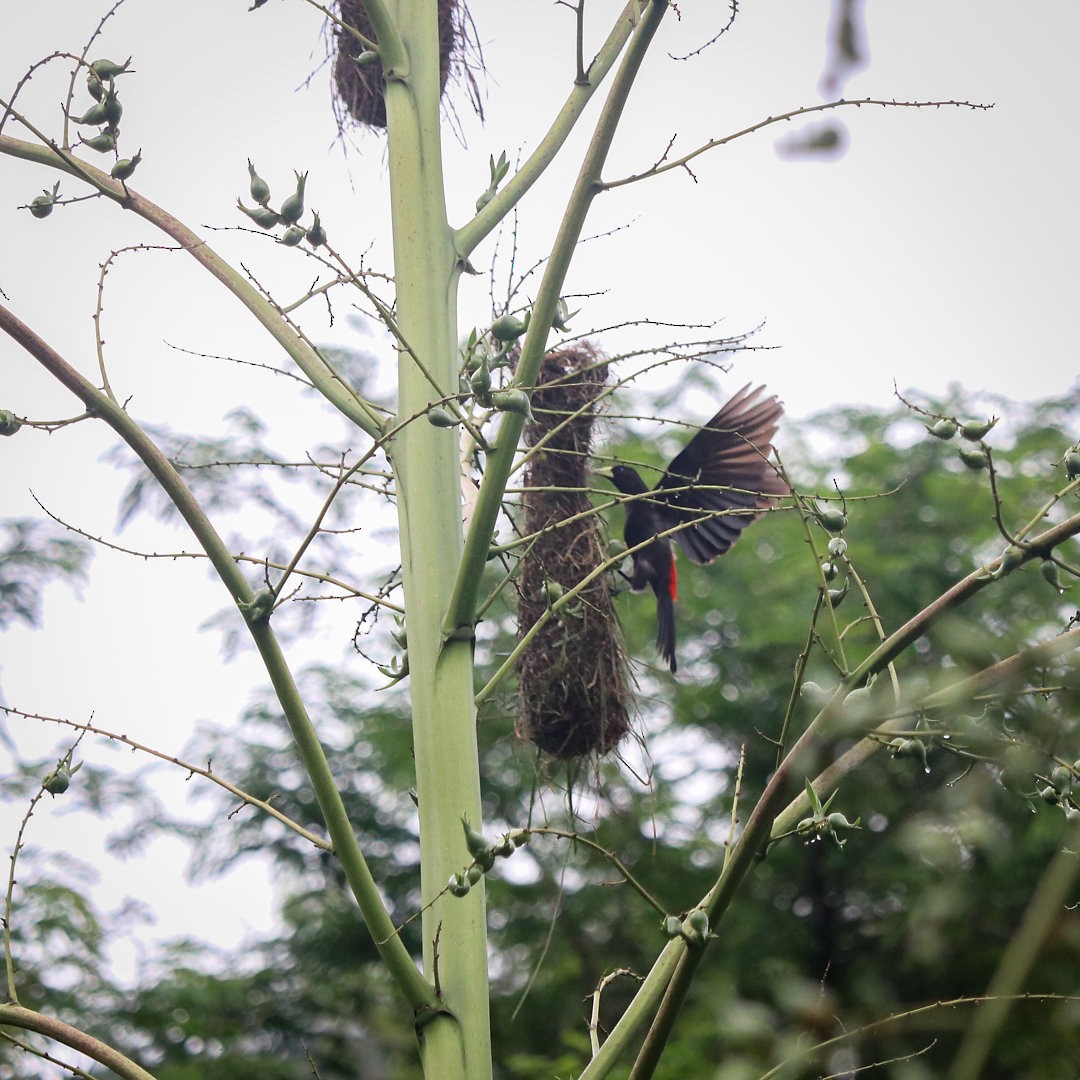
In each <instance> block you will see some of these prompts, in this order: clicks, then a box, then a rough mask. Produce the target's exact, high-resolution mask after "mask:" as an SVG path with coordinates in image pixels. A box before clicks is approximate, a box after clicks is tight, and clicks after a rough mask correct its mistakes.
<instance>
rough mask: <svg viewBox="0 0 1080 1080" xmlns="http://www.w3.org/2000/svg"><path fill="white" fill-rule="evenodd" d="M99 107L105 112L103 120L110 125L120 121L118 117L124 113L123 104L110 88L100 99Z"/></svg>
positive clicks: (112, 125)
mask: <svg viewBox="0 0 1080 1080" xmlns="http://www.w3.org/2000/svg"><path fill="white" fill-rule="evenodd" d="M101 108H102V109H103V110H104V112H105V120H106V122H107V123H108V125H109V126H110V127H116V125H117V124H119V123H120V117H121V116H123V114H124V106H123V105H121V104H120V99H119V98H118V97H117V96H116V91H115V90H112V89H110V90H109V92H108V93H107V94H106V95H105V97H104V98H103V99H102V101H101Z"/></svg>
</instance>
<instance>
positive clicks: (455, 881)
mask: <svg viewBox="0 0 1080 1080" xmlns="http://www.w3.org/2000/svg"><path fill="white" fill-rule="evenodd" d="M248 10H250V8H249V9H248ZM446 888H447V891H448V892H449V893H450V895H451V896H467V895H468V893H469V890H470V889H471V888H472V886H471V885H470V884H469V879H468V878H467V877H465V875H464V874H451V875H450V880H449V881H448V882H447V883H446Z"/></svg>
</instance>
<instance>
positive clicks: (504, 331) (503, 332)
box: [491, 315, 529, 341]
mask: <svg viewBox="0 0 1080 1080" xmlns="http://www.w3.org/2000/svg"><path fill="white" fill-rule="evenodd" d="M528 328H529V327H528V323H524V322H522V321H521V320H520V319H519V318H518V317H517V316H516V315H500V316H499V317H498V318H497V319H496V320H495V321H494V322H493V323H492V324H491V336H492V337H493V338H494V339H495V340H496V341H517V339H518V338H519V337H521V335H522V334H524V333H525V331H526V330H527V329H528Z"/></svg>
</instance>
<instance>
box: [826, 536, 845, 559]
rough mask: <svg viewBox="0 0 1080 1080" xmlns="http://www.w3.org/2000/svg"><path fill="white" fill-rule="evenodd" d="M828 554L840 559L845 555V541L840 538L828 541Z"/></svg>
mask: <svg viewBox="0 0 1080 1080" xmlns="http://www.w3.org/2000/svg"><path fill="white" fill-rule="evenodd" d="M829 554H830V555H832V556H833V557H834V558H840V557H841V556H844V555H846V554H847V541H846V540H845V539H844V538H843V537H842V536H834V537H833V538H832V539H831V540H830V541H829Z"/></svg>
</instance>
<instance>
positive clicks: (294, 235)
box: [278, 225, 304, 247]
mask: <svg viewBox="0 0 1080 1080" xmlns="http://www.w3.org/2000/svg"><path fill="white" fill-rule="evenodd" d="M303 239H304V227H303V225H290V226H289V227H288V228H287V229H286V230H285V231H284V232H283V233H282V234H281V236H280V237H278V243H279V244H284V245H285V246H286V247H296V245H297V244H299V243H300V241H301V240H303Z"/></svg>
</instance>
